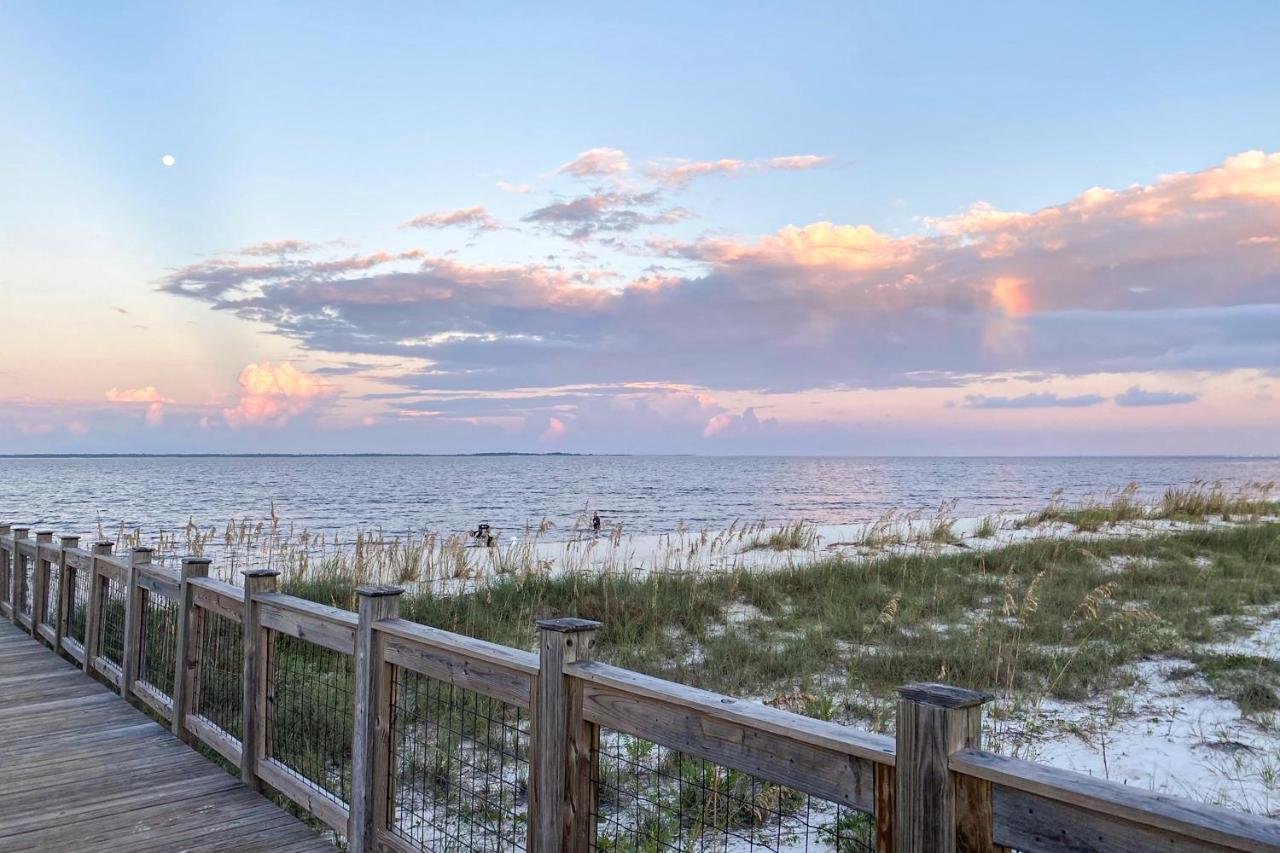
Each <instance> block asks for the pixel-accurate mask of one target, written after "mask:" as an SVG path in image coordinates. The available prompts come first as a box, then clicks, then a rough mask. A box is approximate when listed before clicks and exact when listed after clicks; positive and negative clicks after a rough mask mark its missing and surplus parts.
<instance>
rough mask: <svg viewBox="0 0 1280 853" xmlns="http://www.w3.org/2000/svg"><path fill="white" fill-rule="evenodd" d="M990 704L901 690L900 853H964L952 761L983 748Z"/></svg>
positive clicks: (971, 697)
mask: <svg viewBox="0 0 1280 853" xmlns="http://www.w3.org/2000/svg"><path fill="white" fill-rule="evenodd" d="M990 698H991V697H990V696H989V695H987V694H986V693H978V692H977V691H974V690H964V689H962V688H959V687H948V686H946V685H944V684H909V685H907V686H906V687H902V688H900V689H899V690H898V743H897V760H896V762H895V764H896V773H895V775H896V776H897V803H896V804H895V813H894V838H895V842H896V843H895V848H896V850H897V853H960V850H961V848H959V847H958V846H957V838H958V837H959V835H960V831H959V826H960V819H961V814H960V809H959V808H958V807H957V802H956V801H957V796H956V785H955V782H954V781H953V779H952V777H951V771H950V769H949V767H948V760H949V757H950V756H951V754H952V753H955V752H959V751H960V750H962V749H968V748H970V747H977V746H979V745H980V744H981V741H982V705H983V703H984V702H987V701H988V700H989V699H990ZM967 817H968V815H967V814H966V818H967ZM989 821H990V817H989V816H988V823H989ZM989 831H990V830H988V832H989ZM964 849H965V850H973V849H975V848H971V847H968V846H966V847H965V848H964ZM988 849H989V848H988Z"/></svg>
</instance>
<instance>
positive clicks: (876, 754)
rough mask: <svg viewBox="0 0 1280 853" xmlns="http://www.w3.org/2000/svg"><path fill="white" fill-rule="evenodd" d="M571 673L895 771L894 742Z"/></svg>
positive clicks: (594, 670)
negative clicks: (885, 765)
mask: <svg viewBox="0 0 1280 853" xmlns="http://www.w3.org/2000/svg"><path fill="white" fill-rule="evenodd" d="M571 673H572V675H573V676H574V677H575V678H580V679H582V680H583V681H585V682H588V683H590V684H596V685H599V686H601V687H607V688H610V689H612V690H615V691H620V692H624V693H628V694H632V695H634V696H637V697H648V698H650V699H657V700H660V701H662V702H666V703H668V704H672V705H678V706H681V707H684V708H687V709H689V710H690V711H693V712H695V713H698V714H702V715H705V716H708V717H711V718H714V719H717V720H723V721H725V722H729V723H739V724H741V725H743V726H747V727H750V728H752V729H755V730H758V731H761V732H768V733H771V734H775V735H779V736H782V737H785V738H793V739H798V740H803V741H804V742H805V743H808V744H810V745H813V746H820V747H824V748H826V749H829V750H831V751H833V752H839V753H843V754H845V755H850V756H853V757H855V758H862V759H866V760H867V761H870V762H872V763H875V764H887V765H889V766H893V763H894V742H893V739H892V738H888V737H884V736H882V735H874V734H867V733H864V732H859V731H856V730H854V729H851V728H848V727H847V726H841V725H839V724H837V723H829V722H826V721H825V720H816V719H813V718H812V717H805V716H802V715H800V714H792V713H789V712H787V711H782V710H779V709H777V708H772V707H769V706H768V705H762V704H760V703H759V702H749V701H747V700H744V699H735V698H733V697H731V696H724V695H721V694H719V693H712V692H711V691H709V690H699V689H697V688H695V687H687V686H685V685H683V684H676V683H675V682H671V681H664V680H662V679H661V678H653V677H652V676H648V675H641V674H640V673H638V672H631V671H630V670H626V669H621V668H619V667H616V666H609V665H608V664H603V663H595V662H591V663H578V664H573V666H572V667H571Z"/></svg>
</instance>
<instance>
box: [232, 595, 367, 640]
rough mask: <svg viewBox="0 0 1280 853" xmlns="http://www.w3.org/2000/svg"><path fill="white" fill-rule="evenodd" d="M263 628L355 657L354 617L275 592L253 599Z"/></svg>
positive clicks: (332, 608)
mask: <svg viewBox="0 0 1280 853" xmlns="http://www.w3.org/2000/svg"><path fill="white" fill-rule="evenodd" d="M253 601H254V604H256V605H257V606H258V613H259V616H258V619H259V621H260V622H261V623H262V627H264V628H270V629H271V630H272V631H279V632H280V633H281V634H287V635H289V636H290V637H296V638H297V639H299V640H305V641H306V642H308V643H315V644H316V645H317V646H323V647H324V648H326V649H332V650H333V651H335V652H341V653H342V654H344V655H351V654H355V651H356V623H355V614H354V613H351V612H350V611H347V610H339V609H337V608H336V607H326V606H325V605H323V604H316V603H315V602H313V601H307V600H306V599H304V598H296V597H294V596H292V595H282V594H281V593H278V592H267V593H259V594H257V595H254V596H253Z"/></svg>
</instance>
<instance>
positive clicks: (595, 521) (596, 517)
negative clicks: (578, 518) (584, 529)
mask: <svg viewBox="0 0 1280 853" xmlns="http://www.w3.org/2000/svg"><path fill="white" fill-rule="evenodd" d="M591 529H592V530H594V531H595V532H596V533H599V532H600V513H598V512H593V513H592V514H591Z"/></svg>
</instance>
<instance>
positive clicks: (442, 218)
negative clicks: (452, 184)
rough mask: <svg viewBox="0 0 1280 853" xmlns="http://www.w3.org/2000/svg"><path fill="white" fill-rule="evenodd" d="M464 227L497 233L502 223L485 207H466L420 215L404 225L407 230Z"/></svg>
mask: <svg viewBox="0 0 1280 853" xmlns="http://www.w3.org/2000/svg"><path fill="white" fill-rule="evenodd" d="M450 226H462V227H464V228H474V229H476V230H477V231H497V230H499V229H500V228H502V223H500V222H499V221H498V220H496V219H494V218H493V217H492V216H490V215H489V212H488V211H487V210H485V209H484V208H483V207H480V206H478V205H477V206H475V207H464V208H460V209H458V210H447V211H438V212H435V213H422V214H419V215H417V216H415V217H413V218H412V219H410V220H409V221H408V222H406V223H404V226H403V227H405V228H448V227H450Z"/></svg>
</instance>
